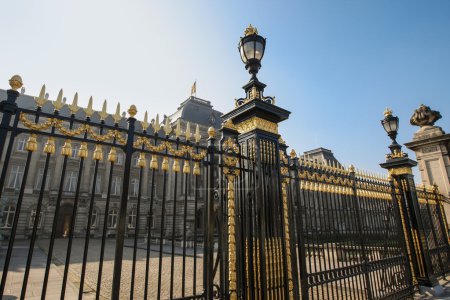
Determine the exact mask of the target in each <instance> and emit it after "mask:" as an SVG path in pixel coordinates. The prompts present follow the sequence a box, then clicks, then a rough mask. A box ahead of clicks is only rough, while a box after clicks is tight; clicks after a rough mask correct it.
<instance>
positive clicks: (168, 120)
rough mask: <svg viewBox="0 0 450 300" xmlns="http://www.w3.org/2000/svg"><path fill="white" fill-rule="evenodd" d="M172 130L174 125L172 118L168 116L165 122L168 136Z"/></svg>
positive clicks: (165, 131)
mask: <svg viewBox="0 0 450 300" xmlns="http://www.w3.org/2000/svg"><path fill="white" fill-rule="evenodd" d="M171 132H172V126H171V125H170V118H169V117H166V121H165V124H164V133H165V134H166V136H169V135H170V133H171Z"/></svg>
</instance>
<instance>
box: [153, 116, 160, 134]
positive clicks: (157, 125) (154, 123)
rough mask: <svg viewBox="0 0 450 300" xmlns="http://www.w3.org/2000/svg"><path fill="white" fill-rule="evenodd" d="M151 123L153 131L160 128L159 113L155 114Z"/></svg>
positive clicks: (157, 130) (156, 131)
mask: <svg viewBox="0 0 450 300" xmlns="http://www.w3.org/2000/svg"><path fill="white" fill-rule="evenodd" d="M151 125H152V127H153V130H154V131H155V133H158V132H159V130H160V129H161V125H160V124H159V114H156V118H155V119H154V120H152V122H151Z"/></svg>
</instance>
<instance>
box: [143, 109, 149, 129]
mask: <svg viewBox="0 0 450 300" xmlns="http://www.w3.org/2000/svg"><path fill="white" fill-rule="evenodd" d="M141 126H142V130H143V131H147V128H148V126H149V123H148V113H147V111H145V113H144V121H142V122H141Z"/></svg>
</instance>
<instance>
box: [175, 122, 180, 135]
mask: <svg viewBox="0 0 450 300" xmlns="http://www.w3.org/2000/svg"><path fill="white" fill-rule="evenodd" d="M180 135H181V121H180V119H178V120H177V127H176V128H175V136H176V137H177V138H179V137H180Z"/></svg>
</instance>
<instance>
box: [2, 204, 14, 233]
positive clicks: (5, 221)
mask: <svg viewBox="0 0 450 300" xmlns="http://www.w3.org/2000/svg"><path fill="white" fill-rule="evenodd" d="M15 214H16V207H15V206H14V205H12V204H11V205H8V206H6V207H4V208H3V217H2V225H1V226H2V228H11V227H12V224H13V221H14V215H15Z"/></svg>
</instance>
